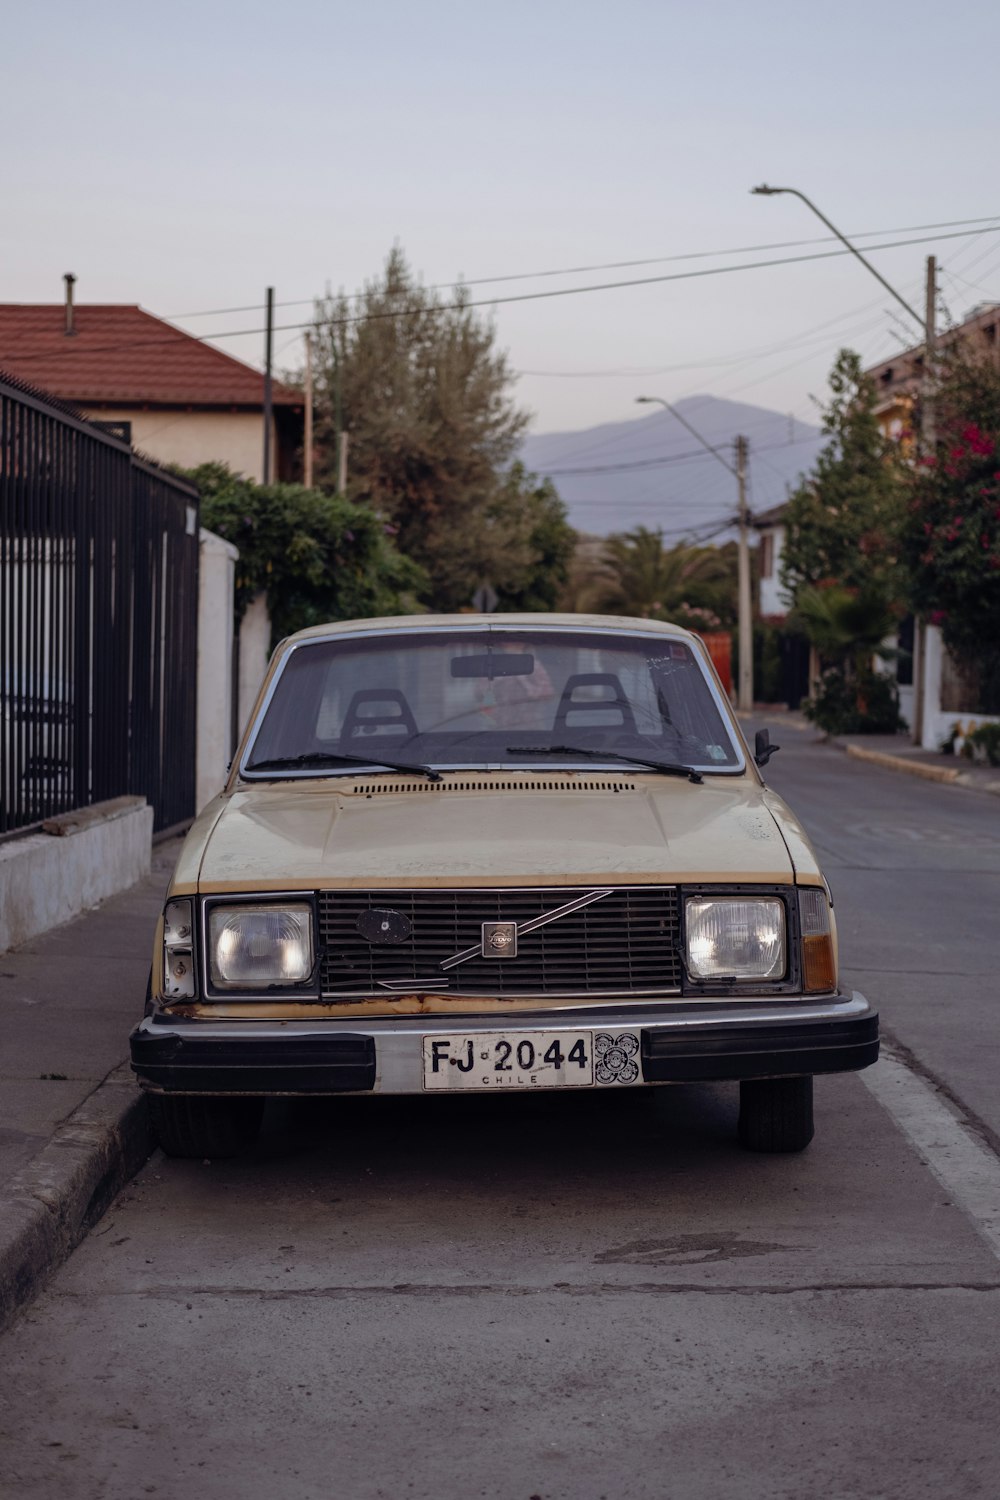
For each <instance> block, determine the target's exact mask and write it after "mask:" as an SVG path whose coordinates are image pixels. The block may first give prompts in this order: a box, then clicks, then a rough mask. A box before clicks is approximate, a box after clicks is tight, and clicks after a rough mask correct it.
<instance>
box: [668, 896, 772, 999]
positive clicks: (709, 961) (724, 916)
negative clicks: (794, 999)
mask: <svg viewBox="0 0 1000 1500" xmlns="http://www.w3.org/2000/svg"><path fill="white" fill-rule="evenodd" d="M685 919H686V925H687V966H688V973H689V974H690V975H691V977H692V979H756V980H763V979H781V978H783V976H784V973H785V907H784V903H783V902H781V901H779V900H778V899H777V897H775V896H772V897H744V896H692V897H689V899H688V901H687V903H686V908H685Z"/></svg>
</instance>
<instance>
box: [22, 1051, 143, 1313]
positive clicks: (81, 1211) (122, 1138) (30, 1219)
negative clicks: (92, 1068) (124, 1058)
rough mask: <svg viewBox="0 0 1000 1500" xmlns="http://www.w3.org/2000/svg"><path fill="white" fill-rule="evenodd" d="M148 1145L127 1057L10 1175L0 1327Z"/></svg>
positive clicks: (33, 1291) (139, 1098) (108, 1199)
mask: <svg viewBox="0 0 1000 1500" xmlns="http://www.w3.org/2000/svg"><path fill="white" fill-rule="evenodd" d="M152 1149H153V1139H152V1133H151V1131H150V1126H149V1118H148V1113H147V1109H146V1101H145V1098H144V1097H143V1095H142V1094H141V1093H140V1091H139V1089H138V1088H137V1087H136V1085H135V1083H134V1082H133V1080H132V1075H131V1072H130V1070H129V1068H128V1067H127V1065H126V1064H124V1063H123V1064H122V1065H121V1066H120V1067H118V1068H116V1069H115V1070H114V1071H113V1072H111V1073H109V1074H108V1076H107V1077H106V1078H105V1079H104V1082H103V1083H101V1084H99V1085H98V1086H97V1088H96V1089H95V1090H94V1092H93V1093H92V1094H91V1095H90V1096H89V1098H87V1099H85V1100H84V1102H83V1103H82V1104H81V1105H80V1106H79V1108H78V1109H76V1110H74V1112H73V1113H72V1114H71V1115H70V1116H69V1118H68V1119H67V1120H65V1121H64V1122H63V1124H62V1125H60V1126H59V1128H58V1129H57V1130H56V1133H55V1135H54V1136H53V1137H52V1139H51V1141H49V1143H48V1145H47V1146H45V1147H43V1149H42V1150H41V1151H40V1152H39V1154H38V1155H37V1156H36V1157H35V1158H34V1160H33V1161H32V1162H30V1163H29V1165H28V1166H26V1167H24V1168H22V1170H21V1171H20V1172H18V1173H17V1174H16V1175H15V1176H14V1177H12V1178H11V1180H10V1182H9V1184H8V1185H7V1187H6V1188H5V1189H4V1190H3V1197H2V1202H0V1330H2V1329H4V1328H6V1327H7V1326H8V1324H9V1323H11V1322H12V1321H13V1319H14V1318H15V1317H16V1315H17V1313H18V1312H19V1311H20V1310H21V1309H22V1308H23V1307H24V1306H25V1305H26V1304H27V1303H29V1302H31V1301H32V1300H33V1298H35V1297H36V1296H37V1295H38V1293H39V1292H40V1291H41V1289H42V1287H43V1286H44V1285H45V1282H46V1281H47V1280H48V1278H49V1277H50V1276H51V1275H52V1273H53V1272H54V1271H55V1270H56V1269H57V1268H58V1267H59V1266H61V1265H62V1263H63V1261H64V1260H66V1258H67V1257H68V1256H69V1254H70V1252H71V1251H72V1250H74V1249H75V1248H76V1246H77V1245H78V1244H79V1243H80V1241H81V1240H82V1239H83V1237H84V1235H85V1234H86V1233H87V1231H88V1230H89V1229H90V1228H91V1227H92V1225H93V1224H95V1223H96V1222H97V1220H98V1219H99V1218H100V1216H101V1214H102V1213H103V1212H104V1210H105V1209H106V1208H107V1206H108V1204H109V1203H110V1202H111V1201H112V1199H113V1198H114V1197H115V1195H116V1193H119V1192H120V1191H121V1189H122V1188H123V1187H124V1186H125V1184H126V1183H127V1182H128V1181H129V1180H130V1179H131V1178H132V1177H133V1176H134V1175H135V1173H136V1172H137V1171H138V1170H139V1168H140V1167H141V1166H142V1164H143V1162H144V1161H145V1160H146V1158H147V1157H148V1156H149V1153H150V1152H151V1150H152Z"/></svg>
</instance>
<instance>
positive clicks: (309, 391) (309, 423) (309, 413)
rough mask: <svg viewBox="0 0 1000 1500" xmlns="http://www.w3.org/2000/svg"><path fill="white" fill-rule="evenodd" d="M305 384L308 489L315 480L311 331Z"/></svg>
mask: <svg viewBox="0 0 1000 1500" xmlns="http://www.w3.org/2000/svg"><path fill="white" fill-rule="evenodd" d="M305 386H306V390H305V398H306V409H305V419H304V422H303V433H302V483H303V484H304V485H305V487H306V489H307V490H311V489H312V482H313V341H312V334H311V333H307V334H306V380H305Z"/></svg>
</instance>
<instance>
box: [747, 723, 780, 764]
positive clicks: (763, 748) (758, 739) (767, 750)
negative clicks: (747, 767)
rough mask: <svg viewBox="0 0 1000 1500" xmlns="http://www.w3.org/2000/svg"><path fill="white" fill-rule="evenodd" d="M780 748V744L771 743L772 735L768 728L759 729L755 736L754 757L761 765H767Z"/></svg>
mask: <svg viewBox="0 0 1000 1500" xmlns="http://www.w3.org/2000/svg"><path fill="white" fill-rule="evenodd" d="M780 749H781V746H780V745H772V744H771V736H770V734H769V732H768V731H767V730H766V729H758V731H757V733H756V735H755V736H754V742H753V758H754V760H755V761H756V762H757V764H758V765H759V766H766V765H767V763H768V761H769V760H770V759H771V756H772V755H773V754H774V752H775V751H776V750H780Z"/></svg>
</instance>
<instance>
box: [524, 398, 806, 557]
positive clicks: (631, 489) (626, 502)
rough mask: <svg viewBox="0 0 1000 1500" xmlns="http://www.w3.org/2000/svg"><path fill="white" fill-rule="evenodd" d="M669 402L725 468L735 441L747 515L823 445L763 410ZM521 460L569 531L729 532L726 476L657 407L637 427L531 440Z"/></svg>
mask: <svg viewBox="0 0 1000 1500" xmlns="http://www.w3.org/2000/svg"><path fill="white" fill-rule="evenodd" d="M674 404H675V406H676V408H677V410H678V411H679V412H680V413H681V415H682V416H683V417H685V418H686V419H687V420H688V421H689V422H690V423H691V424H692V426H693V427H695V428H696V429H697V431H698V432H699V433H700V434H701V436H702V437H703V438H705V440H706V442H708V443H709V444H710V445H711V446H712V447H713V448H715V449H716V450H717V451H718V455H719V458H721V459H724V460H725V462H726V463H728V464H731V465H734V466H735V458H734V453H733V440H734V439H735V437H736V436H737V434H738V433H741V434H743V436H745V437H746V438H747V439H748V440H749V443H750V464H749V471H748V474H749V484H748V490H747V496H748V504H749V506H750V509H751V511H764V510H768V509H769V508H770V507H771V506H773V505H778V504H780V502H781V501H783V500H784V499H785V498H786V496H787V494H788V491H789V489H793V488H794V487H795V485H796V483H797V481H798V478H799V476H800V474H802V473H805V472H806V471H808V470H809V469H811V468H812V465H813V463H814V461H815V458H816V455H817V453H818V452H819V450H820V448H821V447H822V446H823V442H824V439H823V436H822V434H821V432H820V429H819V428H818V427H815V426H811V425H810V424H809V423H808V422H802V421H799V419H798V418H797V417H791V416H785V415H783V414H782V413H781V412H776V411H769V410H768V409H767V407H763V406H748V405H746V404H745V403H743V402H740V401H725V400H721V399H720V398H719V397H717V396H688V397H685V398H684V399H683V400H682V401H677V402H675V403H674ZM521 456H522V458H523V460H524V462H525V464H526V465H527V467H528V468H529V469H531V470H532V471H533V472H535V473H536V474H541V475H551V477H552V481H553V483H554V484H555V486H556V488H557V490H558V491H559V494H560V496H561V497H562V499H563V500H564V501H565V503H566V507H567V509H568V511H569V519H570V522H571V524H572V525H573V526H575V527H576V528H577V530H578V531H584V532H588V533H589V534H590V535H592V536H607V535H608V534H609V533H610V532H612V531H630V530H632V528H633V527H636V526H647V527H649V528H650V529H651V530H654V529H655V528H657V527H661V528H662V530H663V533H664V540H665V541H666V542H668V543H670V542H673V541H679V540H680V539H681V538H682V537H685V536H704V535H705V534H706V533H707V532H710V531H713V530H714V529H715V528H720V529H719V530H718V532H717V535H718V537H719V539H724V538H725V536H727V535H732V534H733V533H732V530H731V528H729V527H727V526H726V525H725V523H726V521H727V519H729V518H731V517H733V516H735V514H736V508H737V489H736V479H735V476H734V475H732V474H727V473H726V471H725V469H724V468H723V467H722V464H721V463H719V461H718V459H716V458H714V457H713V456H712V455H711V454H710V453H706V452H705V450H704V448H701V447H699V444H698V441H697V439H696V438H694V437H692V435H691V434H690V432H688V431H687V430H686V428H685V427H684V426H683V425H682V424H681V423H680V422H678V421H677V419H676V417H674V416H673V415H672V413H670V412H668V411H666V410H665V409H664V408H663V407H661V406H653V407H651V408H650V410H649V414H648V415H647V416H645V417H641V418H639V419H638V420H632V421H628V422H606V423H604V424H602V425H601V426H599V427H587V428H585V429H583V430H582V431H579V432H545V433H538V434H535V435H532V436H530V437H528V438H526V439H525V441H524V444H523V448H522V454H521Z"/></svg>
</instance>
